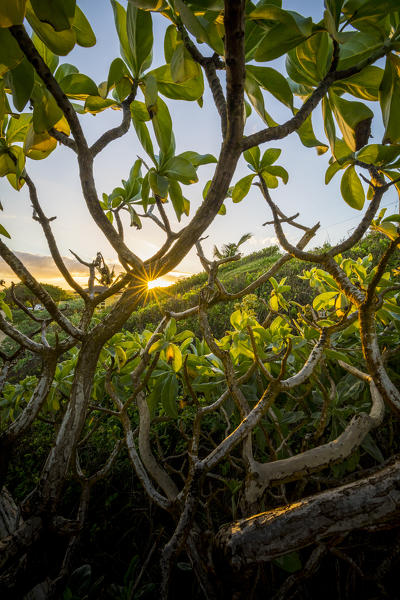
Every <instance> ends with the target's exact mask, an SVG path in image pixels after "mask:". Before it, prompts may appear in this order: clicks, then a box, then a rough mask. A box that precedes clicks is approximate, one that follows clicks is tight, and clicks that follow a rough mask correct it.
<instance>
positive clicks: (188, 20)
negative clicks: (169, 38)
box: [174, 0, 208, 42]
mask: <svg viewBox="0 0 400 600" xmlns="http://www.w3.org/2000/svg"><path fill="white" fill-rule="evenodd" d="M174 3H175V10H176V11H177V12H179V15H180V17H181V19H182V21H183V24H184V25H185V27H186V28H187V29H188V31H190V33H191V34H192V35H194V37H195V38H196V39H197V40H198V41H199V42H208V36H207V32H206V30H205V29H204V27H203V26H202V24H201V23H200V21H199V19H197V17H196V16H195V15H194V13H193V12H192V11H191V9H190V8H189V7H188V6H187V5H186V4H185V3H184V2H183V0H175V2H174Z"/></svg>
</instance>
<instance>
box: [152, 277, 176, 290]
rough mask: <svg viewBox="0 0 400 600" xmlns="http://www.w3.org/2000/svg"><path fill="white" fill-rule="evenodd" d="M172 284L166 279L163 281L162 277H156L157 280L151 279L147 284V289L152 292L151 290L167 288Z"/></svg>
mask: <svg viewBox="0 0 400 600" xmlns="http://www.w3.org/2000/svg"><path fill="white" fill-rule="evenodd" d="M173 283H174V282H173V281H168V280H167V279H163V278H162V277H157V279H152V280H151V281H148V282H147V289H148V290H152V289H153V288H159V287H168V286H170V285H172V284H173Z"/></svg>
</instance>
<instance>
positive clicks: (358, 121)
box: [329, 92, 374, 152]
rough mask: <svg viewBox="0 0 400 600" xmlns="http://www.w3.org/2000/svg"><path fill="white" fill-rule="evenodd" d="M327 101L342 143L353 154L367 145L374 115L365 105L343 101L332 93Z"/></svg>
mask: <svg viewBox="0 0 400 600" xmlns="http://www.w3.org/2000/svg"><path fill="white" fill-rule="evenodd" d="M329 101H330V105H331V107H332V110H333V113H334V115H335V118H336V122H337V124H338V126H339V129H340V131H341V132H342V134H343V138H344V141H345V142H346V144H347V145H348V146H349V148H350V149H351V150H352V151H353V152H355V151H357V150H360V148H362V147H363V146H365V145H366V144H367V143H368V139H369V137H370V134H371V121H372V117H373V116H374V113H373V112H372V110H371V109H370V108H368V106H366V105H365V104H362V103H361V102H353V101H350V100H345V99H344V98H340V96H337V95H336V94H334V93H333V92H331V93H330V95H329Z"/></svg>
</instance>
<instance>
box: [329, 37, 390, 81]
mask: <svg viewBox="0 0 400 600" xmlns="http://www.w3.org/2000/svg"><path fill="white" fill-rule="evenodd" d="M378 36H379V34H377V33H375V34H371V33H364V32H359V31H357V32H350V33H348V34H347V41H346V42H345V43H344V44H341V46H340V59H339V64H338V70H339V71H340V70H342V69H349V68H350V67H354V66H355V65H357V64H359V63H360V62H361V61H362V60H364V59H365V58H368V57H369V56H371V54H373V53H374V51H375V50H377V49H378V48H379V47H381V46H382V41H381V40H380V39H379V37H378Z"/></svg>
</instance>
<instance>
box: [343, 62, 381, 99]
mask: <svg viewBox="0 0 400 600" xmlns="http://www.w3.org/2000/svg"><path fill="white" fill-rule="evenodd" d="M383 72H384V71H383V69H380V68H379V67H375V66H372V65H370V66H368V67H365V68H364V69H363V70H362V71H360V73H356V74H355V75H352V76H351V77H347V78H346V79H343V81H337V82H336V83H335V84H334V86H333V87H332V89H333V91H334V92H335V93H336V94H337V93H340V94H343V93H347V94H351V95H352V96H355V97H356V98H361V99H362V100H369V101H371V102H374V101H375V100H378V99H379V87H380V85H381V82H382V77H383Z"/></svg>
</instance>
